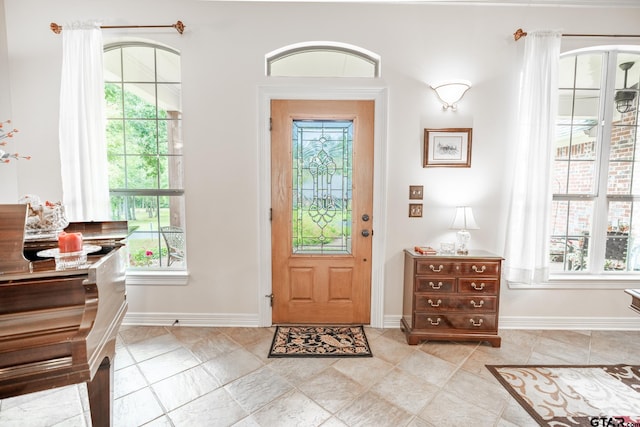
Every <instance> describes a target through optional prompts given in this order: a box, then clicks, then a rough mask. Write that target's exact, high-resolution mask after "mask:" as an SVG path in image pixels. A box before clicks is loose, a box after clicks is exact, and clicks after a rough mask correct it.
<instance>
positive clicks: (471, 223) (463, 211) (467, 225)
mask: <svg viewBox="0 0 640 427" xmlns="http://www.w3.org/2000/svg"><path fill="white" fill-rule="evenodd" d="M449 228H451V229H454V230H458V232H457V233H456V253H457V254H458V255H467V254H468V253H469V241H471V234H470V233H469V231H467V230H478V229H479V227H478V224H476V220H475V218H474V217H473V210H472V209H471V207H469V206H458V207H456V216H455V217H454V218H453V222H452V223H451V227H449Z"/></svg>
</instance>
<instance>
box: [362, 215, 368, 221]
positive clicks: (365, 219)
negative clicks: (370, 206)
mask: <svg viewBox="0 0 640 427" xmlns="http://www.w3.org/2000/svg"><path fill="white" fill-rule="evenodd" d="M362 220H363V221H364V222H367V221H369V215H367V214H364V215H362Z"/></svg>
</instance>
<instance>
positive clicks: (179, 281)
mask: <svg viewBox="0 0 640 427" xmlns="http://www.w3.org/2000/svg"><path fill="white" fill-rule="evenodd" d="M188 282H189V271H188V270H187V269H184V270H169V269H167V270H166V271H165V270H158V269H154V270H148V271H144V270H139V269H130V268H128V269H127V276H126V283H127V285H134V286H186V285H187V284H188Z"/></svg>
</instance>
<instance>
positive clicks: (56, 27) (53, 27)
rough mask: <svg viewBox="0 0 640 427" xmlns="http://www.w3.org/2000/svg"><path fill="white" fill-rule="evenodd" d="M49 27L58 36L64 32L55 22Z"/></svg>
mask: <svg viewBox="0 0 640 427" xmlns="http://www.w3.org/2000/svg"><path fill="white" fill-rule="evenodd" d="M49 27H50V28H51V31H53V32H54V33H56V34H60V32H62V26H60V25H58V24H56V23H55V22H52V23H51V25H50V26H49Z"/></svg>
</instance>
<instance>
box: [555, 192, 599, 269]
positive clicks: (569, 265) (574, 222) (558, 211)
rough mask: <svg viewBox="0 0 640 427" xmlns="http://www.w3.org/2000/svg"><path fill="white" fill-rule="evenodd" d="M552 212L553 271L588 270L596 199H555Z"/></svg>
mask: <svg viewBox="0 0 640 427" xmlns="http://www.w3.org/2000/svg"><path fill="white" fill-rule="evenodd" d="M551 214H552V215H551V219H552V222H551V229H552V235H551V240H550V248H549V251H550V253H549V259H550V261H551V267H550V268H551V270H553V271H577V270H588V266H589V265H588V262H589V236H590V234H591V224H592V217H593V202H591V201H573V200H571V201H568V200H563V201H554V202H553V203H552V213H551Z"/></svg>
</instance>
